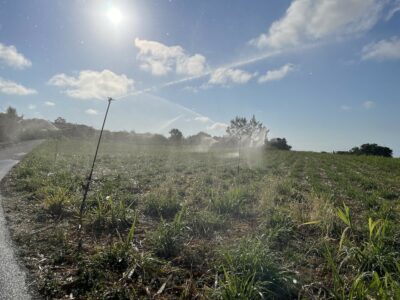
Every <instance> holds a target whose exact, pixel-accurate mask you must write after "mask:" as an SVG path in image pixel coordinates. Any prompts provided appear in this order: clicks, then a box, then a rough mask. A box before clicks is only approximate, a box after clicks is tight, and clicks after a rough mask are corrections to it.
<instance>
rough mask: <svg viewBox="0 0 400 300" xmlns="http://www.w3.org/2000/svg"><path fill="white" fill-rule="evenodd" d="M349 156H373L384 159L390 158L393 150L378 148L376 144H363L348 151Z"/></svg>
mask: <svg viewBox="0 0 400 300" xmlns="http://www.w3.org/2000/svg"><path fill="white" fill-rule="evenodd" d="M349 153H350V154H357V155H374V156H384V157H392V156H393V150H392V149H390V148H388V147H384V146H379V145H378V144H363V145H361V146H360V147H354V148H352V149H351V150H350V151H349Z"/></svg>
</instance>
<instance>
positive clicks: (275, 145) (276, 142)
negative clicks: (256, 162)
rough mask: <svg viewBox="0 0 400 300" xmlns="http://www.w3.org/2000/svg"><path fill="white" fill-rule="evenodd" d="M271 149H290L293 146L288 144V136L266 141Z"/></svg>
mask: <svg viewBox="0 0 400 300" xmlns="http://www.w3.org/2000/svg"><path fill="white" fill-rule="evenodd" d="M266 146H267V148H269V149H278V150H290V149H292V146H290V145H288V143H287V141H286V138H274V139H271V140H270V141H268V142H266Z"/></svg>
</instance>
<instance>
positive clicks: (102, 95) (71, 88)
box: [48, 70, 134, 99]
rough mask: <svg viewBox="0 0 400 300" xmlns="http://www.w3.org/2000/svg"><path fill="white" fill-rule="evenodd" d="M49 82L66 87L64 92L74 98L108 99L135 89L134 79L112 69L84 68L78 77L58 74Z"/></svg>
mask: <svg viewBox="0 0 400 300" xmlns="http://www.w3.org/2000/svg"><path fill="white" fill-rule="evenodd" d="M48 84H50V85H54V86H58V87H63V88H65V90H64V92H65V93H66V94H67V95H68V96H70V97H72V98H78V99H106V98H107V97H120V96H123V95H126V94H127V93H128V92H129V91H131V90H132V89H133V84H134V81H133V80H132V79H130V78H128V77H127V76H126V75H124V74H122V75H117V74H115V73H113V72H111V71H110V70H103V71H101V72H97V71H91V70H84V71H81V72H79V75H78V76H77V77H72V76H67V75H65V74H63V73H62V74H57V75H55V76H53V77H52V78H50V80H49V82H48Z"/></svg>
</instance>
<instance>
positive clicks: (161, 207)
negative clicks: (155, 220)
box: [144, 189, 181, 219]
mask: <svg viewBox="0 0 400 300" xmlns="http://www.w3.org/2000/svg"><path fill="white" fill-rule="evenodd" d="M144 201H145V202H144V205H145V208H144V212H145V213H146V214H147V215H149V216H152V217H161V218H165V219H172V218H173V217H174V216H175V214H176V213H177V212H178V211H179V210H180V209H181V205H180V203H179V201H178V197H177V195H175V194H174V193H173V192H172V190H171V189H169V190H168V192H167V193H165V194H162V193H150V194H148V195H147V196H146V197H145V199H144Z"/></svg>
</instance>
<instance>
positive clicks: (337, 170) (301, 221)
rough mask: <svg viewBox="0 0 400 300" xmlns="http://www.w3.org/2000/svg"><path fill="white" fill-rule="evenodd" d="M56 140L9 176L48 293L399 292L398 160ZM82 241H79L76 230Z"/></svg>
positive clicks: (17, 222) (36, 274)
mask: <svg viewBox="0 0 400 300" xmlns="http://www.w3.org/2000/svg"><path fill="white" fill-rule="evenodd" d="M195 150H196V149H193V148H188V147H174V146H163V147H161V146H160V147H156V146H153V147H145V146H135V145H133V144H129V143H112V142H107V141H105V142H104V143H103V144H102V146H101V149H100V155H99V159H98V164H97V165H96V168H95V173H94V180H93V184H92V186H91V191H90V193H89V197H88V201H87V204H86V207H85V212H84V216H83V229H82V231H81V233H80V235H79V234H78V224H79V208H80V203H81V200H82V185H83V184H84V183H85V178H86V176H87V175H88V171H89V167H90V163H91V159H92V156H93V152H94V142H93V141H79V140H59V141H47V142H45V143H43V144H42V145H41V146H40V147H39V148H37V149H36V150H35V151H33V152H32V153H31V154H30V155H28V156H27V157H26V158H25V159H24V160H23V161H22V162H21V163H20V164H19V165H18V166H17V167H16V168H14V169H13V171H12V172H11V174H10V175H9V176H8V177H7V178H6V179H5V180H4V181H3V183H2V185H3V187H4V189H5V190H6V191H7V198H6V199H5V200H4V206H5V211H6V212H7V214H8V218H9V222H10V226H11V228H12V231H13V238H14V240H15V241H16V243H17V244H18V246H19V248H20V249H21V250H20V256H21V258H22V259H23V262H24V263H25V265H26V267H27V268H28V270H29V271H30V273H31V274H32V280H33V286H35V287H36V289H37V290H38V292H39V293H40V295H42V296H43V297H45V298H48V299H53V298H56V299H57V298H59V299H62V298H65V297H67V298H68V297H69V298H71V299H138V298H143V299H149V298H156V299H172V298H173V299H175V298H182V299H196V298H197V299H203V298H213V299H298V298H300V299H324V298H326V299H348V298H354V299H363V298H367V296H369V297H371V299H399V298H400V253H399V251H398V249H400V224H399V221H398V220H399V217H400V201H399V200H400V160H399V159H387V158H376V157H364V156H351V155H334V154H328V153H311V152H294V151H277V150H275V151H273V150H270V151H261V150H248V151H246V152H244V153H242V155H241V157H240V161H239V164H240V165H239V166H238V157H237V153H236V152H235V150H229V149H228V150H223V151H210V152H197V151H195ZM80 238H81V239H82V247H81V248H79V247H78V244H79V239H80Z"/></svg>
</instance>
